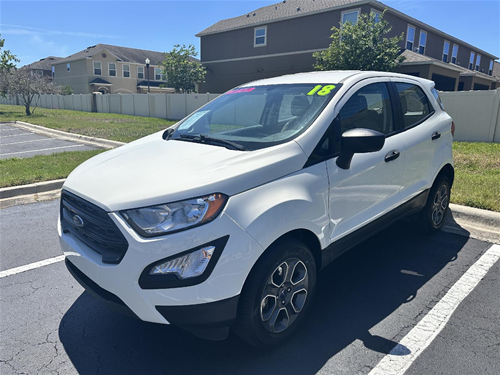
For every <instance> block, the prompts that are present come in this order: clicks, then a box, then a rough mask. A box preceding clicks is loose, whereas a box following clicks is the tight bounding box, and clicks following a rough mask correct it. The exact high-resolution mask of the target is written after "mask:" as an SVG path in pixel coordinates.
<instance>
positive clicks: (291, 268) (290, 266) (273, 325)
mask: <svg viewBox="0 0 500 375" xmlns="http://www.w3.org/2000/svg"><path fill="white" fill-rule="evenodd" d="M308 288H309V275H308V272H307V267H306V265H305V264H304V262H302V261H301V260H300V259H297V258H290V259H287V260H285V261H284V262H282V263H281V264H279V265H278V267H276V268H275V270H274V271H273V272H272V273H271V275H270V276H269V278H268V279H267V280H266V284H265V286H264V290H263V291H262V296H261V303H260V318H261V321H262V324H263V325H264V328H265V329H266V330H267V331H269V332H272V333H280V332H283V331H284V330H286V329H287V328H288V327H290V326H291V325H292V324H293V322H294V321H295V320H296V319H297V317H298V316H299V314H300V312H301V311H302V309H303V308H304V305H305V302H306V299H307V294H308Z"/></svg>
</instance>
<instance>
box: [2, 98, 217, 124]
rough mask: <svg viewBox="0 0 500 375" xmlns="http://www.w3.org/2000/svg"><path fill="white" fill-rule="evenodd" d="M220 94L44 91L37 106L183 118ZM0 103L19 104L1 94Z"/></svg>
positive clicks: (172, 118)
mask: <svg viewBox="0 0 500 375" xmlns="http://www.w3.org/2000/svg"><path fill="white" fill-rule="evenodd" d="M218 96H219V94H104V95H102V94H76V95H41V96H40V99H39V101H38V104H37V105H38V107H42V108H52V109H71V110H74V111H85V112H100V113H119V114H124V115H132V116H145V117H158V118H165V119H170V120H180V119H182V118H184V117H186V116H187V115H189V114H190V113H192V112H194V111H195V110H197V109H198V108H200V107H201V106H203V105H205V104H207V103H208V102H209V101H211V100H213V99H215V98H216V97H218ZM0 104H11V105H17V104H19V102H17V99H16V98H15V97H14V96H10V97H6V98H3V97H0Z"/></svg>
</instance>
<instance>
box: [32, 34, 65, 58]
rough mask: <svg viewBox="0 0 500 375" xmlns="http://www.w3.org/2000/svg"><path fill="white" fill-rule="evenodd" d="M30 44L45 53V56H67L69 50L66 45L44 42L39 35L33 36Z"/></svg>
mask: <svg viewBox="0 0 500 375" xmlns="http://www.w3.org/2000/svg"><path fill="white" fill-rule="evenodd" d="M30 42H31V43H33V44H35V45H36V46H37V47H38V48H40V50H42V51H46V53H47V55H50V56H60V57H64V56H68V55H69V52H68V51H69V48H68V46H67V45H63V44H59V43H55V42H53V41H50V40H44V39H43V38H42V37H41V36H40V35H33V36H32V37H31V40H30Z"/></svg>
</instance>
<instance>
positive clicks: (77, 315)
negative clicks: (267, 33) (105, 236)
mask: <svg viewBox="0 0 500 375" xmlns="http://www.w3.org/2000/svg"><path fill="white" fill-rule="evenodd" d="M467 240H468V238H467V237H462V236H456V235H453V234H448V233H438V234H436V235H434V236H430V237H429V236H423V235H421V234H419V233H418V232H416V231H414V230H412V229H411V225H410V224H408V223H398V224H396V225H394V226H392V227H390V228H389V229H387V230H385V231H383V232H381V233H379V234H378V235H376V236H375V237H373V238H372V239H370V240H368V241H366V242H365V243H363V244H362V245H359V246H357V247H356V248H354V249H352V250H351V251H349V252H348V253H346V254H345V255H343V256H342V257H340V258H339V259H338V260H336V261H335V262H333V263H332V264H331V265H329V266H328V267H327V268H325V269H324V270H323V271H322V272H321V273H320V275H319V279H318V287H317V290H316V295H315V300H314V303H313V305H312V306H311V307H312V308H311V310H310V311H309V316H308V318H307V319H306V320H305V321H304V323H303V325H302V327H301V329H300V330H299V331H298V333H297V335H295V336H294V337H293V338H292V339H291V340H290V341H289V342H287V343H286V344H285V345H283V346H281V347H278V348H276V349H273V350H257V349H254V348H252V347H250V346H248V345H246V344H245V343H243V342H242V341H240V340H239V339H238V338H236V337H234V336H230V337H229V338H228V339H227V340H225V341H221V342H212V341H204V340H202V339H198V338H196V337H194V336H192V335H190V334H189V333H187V332H184V331H182V330H180V329H177V328H175V327H170V326H163V325H159V324H151V323H145V322H141V321H138V320H133V319H129V318H126V317H122V316H120V315H118V314H116V313H114V312H112V311H109V310H107V309H106V308H105V307H103V306H102V305H101V304H100V302H98V301H97V300H95V299H94V298H93V297H92V296H90V295H89V294H88V293H83V294H82V295H81V296H80V297H79V298H78V299H77V300H76V301H75V302H74V304H73V305H72V306H71V308H70V309H69V310H68V311H67V312H66V314H65V315H64V317H63V319H62V321H61V324H60V326H59V338H60V340H61V342H62V344H63V345H64V349H65V351H66V353H67V355H68V356H69V358H70V360H71V361H72V363H73V365H74V366H75V368H76V369H77V371H78V372H79V373H80V374H83V375H87V374H96V373H98V372H99V373H101V374H121V375H124V374H169V375H170V374H190V375H191V374H238V375H241V374H256V373H258V374H263V375H265V374H283V373H287V374H301V375H308V374H315V373H316V372H318V371H319V370H320V369H321V368H322V367H323V366H324V365H325V363H326V362H327V361H328V360H329V359H330V358H331V357H333V356H334V355H336V354H337V353H339V352H340V351H341V350H342V349H344V348H345V347H347V346H349V345H350V344H351V343H353V341H355V340H359V341H361V342H363V345H364V346H365V347H366V348H368V349H370V350H373V351H375V352H379V353H388V352H389V351H390V350H391V349H392V348H393V347H394V346H395V345H396V342H394V341H391V340H390V339H389V338H383V337H380V336H377V335H372V334H371V333H370V332H369V330H370V329H371V328H372V327H373V326H375V325H377V324H378V323H380V322H381V321H383V320H384V319H385V318H386V317H388V316H389V315H391V314H392V313H393V312H394V311H395V310H396V309H397V308H398V307H400V306H401V305H402V304H405V303H407V302H408V301H411V300H413V299H414V298H415V296H416V295H417V293H418V292H419V289H420V288H421V287H422V286H424V285H425V284H426V283H427V282H428V281H429V280H430V279H431V278H433V277H434V276H435V275H436V274H437V273H439V272H440V271H441V270H442V269H443V268H444V267H445V266H446V265H447V264H448V263H449V262H452V261H454V260H456V259H457V257H458V255H459V253H460V250H461V249H462V248H463V246H464V245H465V243H466V242H467ZM415 315H417V314H415ZM402 325H404V324H402ZM403 354H406V353H403Z"/></svg>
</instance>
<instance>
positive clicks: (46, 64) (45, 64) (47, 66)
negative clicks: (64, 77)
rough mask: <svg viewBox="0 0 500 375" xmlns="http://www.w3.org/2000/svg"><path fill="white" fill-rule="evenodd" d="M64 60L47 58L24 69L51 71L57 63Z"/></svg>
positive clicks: (52, 57)
mask: <svg viewBox="0 0 500 375" xmlns="http://www.w3.org/2000/svg"><path fill="white" fill-rule="evenodd" d="M60 59H62V57H56V56H47V57H44V58H43V59H40V60H39V61H35V62H34V63H31V64H28V65H25V66H23V68H28V69H32V70H51V68H52V64H53V63H54V62H55V61H58V60H60Z"/></svg>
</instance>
